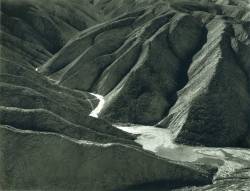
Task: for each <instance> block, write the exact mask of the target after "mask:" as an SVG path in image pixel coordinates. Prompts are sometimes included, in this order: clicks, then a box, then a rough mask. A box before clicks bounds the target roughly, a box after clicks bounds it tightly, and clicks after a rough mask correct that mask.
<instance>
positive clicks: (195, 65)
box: [159, 19, 250, 146]
mask: <svg viewBox="0 0 250 191" xmlns="http://www.w3.org/2000/svg"><path fill="white" fill-rule="evenodd" d="M207 28H208V37H207V39H208V41H207V42H206V44H205V45H204V46H203V48H202V49H201V50H200V51H199V52H198V53H197V54H196V55H195V57H194V58H193V62H192V64H191V66H190V68H189V71H188V78H189V81H188V83H187V84H186V86H185V87H184V88H183V89H182V90H181V91H180V92H179V95H178V99H177V102H176V104H175V105H174V106H173V107H172V108H171V111H170V112H169V115H168V117H167V118H166V119H163V120H162V121H161V122H160V123H159V125H160V126H164V127H168V128H170V129H172V131H173V132H175V133H176V134H178V135H177V141H178V142H182V143H189V144H197V143H198V144H203V145H208V146H217V145H220V146H237V145H241V144H244V145H245V144H246V140H247V134H248V128H249V127H248V119H249V111H250V107H249V101H250V95H249V91H248V90H249V89H248V87H249V84H248V83H249V82H248V80H247V78H248V77H247V76H246V74H245V72H244V70H242V68H241V66H240V64H238V63H237V58H236V56H235V53H234V51H233V49H232V47H231V37H232V34H233V31H232V27H231V25H230V23H226V22H225V21H222V20H221V19H214V20H212V21H211V22H209V23H208V25H207ZM180 114H181V115H180ZM224 137H228V138H227V139H224Z"/></svg>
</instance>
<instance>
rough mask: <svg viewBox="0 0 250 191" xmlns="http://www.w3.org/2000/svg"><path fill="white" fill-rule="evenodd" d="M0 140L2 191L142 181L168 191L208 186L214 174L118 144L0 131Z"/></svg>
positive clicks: (123, 184) (116, 187)
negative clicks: (169, 189)
mask: <svg viewBox="0 0 250 191" xmlns="http://www.w3.org/2000/svg"><path fill="white" fill-rule="evenodd" d="M0 138H1V139H0V143H1V144H0V151H1V153H2V154H1V160H0V166H1V168H2V170H1V180H0V182H1V189H3V190H5V189H7V190H8V189H9V190H12V189H14V190H18V189H21V190H23V189H28V190H36V189H42V190H89V191H92V190H93V191H94V190H97V191H99V190H103V191H105V190H119V189H123V188H126V187H130V186H134V185H141V184H143V183H144V182H151V183H152V184H154V183H155V184H157V182H161V184H163V185H165V187H166V188H167V187H169V188H171V187H173V186H174V187H176V186H177V185H178V186H184V185H189V184H191V185H192V184H194V185H199V184H206V183H210V182H211V178H212V174H213V171H214V170H213V169H210V170H206V169H202V168H199V169H198V168H197V167H194V166H192V165H190V164H181V163H175V162H171V161H168V160H164V159H160V158H157V157H155V156H154V155H152V154H151V153H147V152H144V151H141V150H138V149H135V148H132V147H129V146H126V145H122V144H100V143H96V142H87V141H77V140H73V139H70V138H67V137H65V136H62V135H58V134H51V133H41V132H40V133H38V132H37V133H36V132H32V131H21V130H17V129H13V128H11V127H5V126H1V127H0ZM16 158H17V159H18V160H15V159H16ZM13 159H14V161H13ZM24 169H25V173H24ZM37 177H39V178H37Z"/></svg>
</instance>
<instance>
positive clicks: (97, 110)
mask: <svg viewBox="0 0 250 191" xmlns="http://www.w3.org/2000/svg"><path fill="white" fill-rule="evenodd" d="M90 94H91V95H93V96H95V97H96V98H97V99H98V100H99V103H98V105H97V107H96V108H95V109H94V110H93V111H92V112H91V113H90V114H89V116H92V117H95V118H98V115H99V113H100V112H101V110H102V108H103V106H104V103H105V100H104V97H103V96H102V95H98V94H94V93H90Z"/></svg>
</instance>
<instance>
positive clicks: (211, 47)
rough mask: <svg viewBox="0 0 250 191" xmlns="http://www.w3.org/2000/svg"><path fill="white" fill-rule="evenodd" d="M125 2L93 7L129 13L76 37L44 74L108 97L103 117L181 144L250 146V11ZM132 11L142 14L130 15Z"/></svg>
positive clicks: (184, 3)
mask: <svg viewBox="0 0 250 191" xmlns="http://www.w3.org/2000/svg"><path fill="white" fill-rule="evenodd" d="M119 2H121V3H120V4H119V3H114V1H107V2H106V1H100V2H97V1H96V2H92V3H93V4H94V5H95V6H96V7H98V6H99V4H100V3H103V6H108V7H109V6H111V4H112V3H113V4H114V5H116V6H118V7H120V8H121V9H122V8H123V7H125V8H124V11H122V13H120V14H117V15H120V16H118V17H115V18H113V19H112V20H111V21H109V22H105V23H103V24H100V25H97V26H94V27H91V28H89V29H88V30H85V31H83V32H82V33H81V34H79V35H78V36H76V37H75V38H73V39H72V40H71V41H70V42H69V43H67V44H66V46H65V47H64V48H63V49H61V50H60V51H59V52H58V53H57V54H56V55H55V56H53V57H52V58H51V59H49V60H48V62H47V63H46V64H45V65H43V66H41V67H39V69H38V71H39V72H40V73H42V74H45V75H48V76H50V77H51V78H54V79H55V80H56V81H57V82H58V83H59V84H61V85H63V86H67V87H69V88H73V89H78V90H84V91H94V92H96V93H98V94H101V95H105V104H104V107H103V109H102V111H101V113H100V117H101V118H104V119H107V120H109V121H112V122H125V123H138V124H147V125H153V124H158V126H161V127H166V128H171V129H172V130H173V133H174V134H176V136H177V134H179V136H177V142H181V143H188V144H202V145H207V146H243V145H244V146H247V147H249V143H248V141H247V140H248V136H249V120H248V118H249V115H248V113H249V80H248V79H249V64H248V63H249V61H248V57H247V55H248V44H249V43H248V40H247V39H248V35H249V31H248V28H249V20H250V19H249V14H248V12H249V8H248V7H244V6H239V5H237V4H233V3H230V2H228V3H226V1H225V2H219V1H218V2H216V3H212V2H208V1H202V2H197V1H190V2H189V1H171V2H168V3H165V4H164V1H159V2H158V1H157V3H152V2H151V3H150V1H141V3H145V4H147V3H149V4H150V6H146V5H145V6H144V7H141V8H140V9H139V6H137V3H138V4H140V3H139V2H137V1H133V3H135V4H133V3H129V2H127V1H119ZM158 3H160V4H161V5H164V6H162V8H161V9H160V8H159V4H158ZM126 4H128V5H129V6H132V5H133V7H134V8H133V10H135V11H133V12H130V13H127V9H126ZM111 7H112V6H111ZM236 7H237V9H235V8H236ZM99 8H100V7H99ZM100 9H105V8H100ZM109 17H114V16H110V15H109ZM216 25H218V26H220V27H218V28H213V27H215V26H216ZM207 32H208V34H207ZM214 33H215V34H216V35H218V36H214ZM202 46H203V48H201V47H202ZM243 47H244V48H243ZM65 55H68V56H67V57H65ZM217 66H218V67H217ZM81 79H86V80H84V82H82V80H81ZM239 84H240V85H239ZM228 86H232V88H230V87H228ZM196 89H197V92H198V93H197V94H196V93H195V92H194V91H196ZM179 90H181V91H180V92H179V93H177V92H178V91H179ZM188 91H189V93H187V92H188ZM204 91H207V92H208V93H204ZM182 93H183V95H180V94H182ZM177 94H179V95H177ZM203 94H204V96H203ZM189 97H190V99H189ZM187 98H188V99H187ZM237 99H239V101H237ZM189 102H190V103H189ZM219 103H220V104H219ZM188 105H189V106H188ZM193 105H194V107H193ZM195 105H197V106H195ZM172 106H173V107H172ZM203 110H205V111H203ZM197 113H200V114H199V115H201V116H199V115H198V114H197ZM221 113H223V114H221ZM218 114H221V116H219V115H218ZM165 116H167V117H165ZM188 117H189V119H186V118H188ZM164 118H165V119H164ZM172 118H173V119H172ZM234 118H237V120H234ZM186 120H188V121H189V120H190V124H188V123H185V121H186ZM184 124H186V125H187V129H188V130H187V129H186V128H185V125H184ZM209 124H210V125H209ZM198 127H199V128H198ZM189 129H192V130H189ZM184 134H185V135H184ZM182 135H183V136H182ZM224 136H229V137H230V138H228V140H227V141H224V139H223V137H224ZM181 137H182V138H181ZM191 140H192V141H191Z"/></svg>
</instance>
